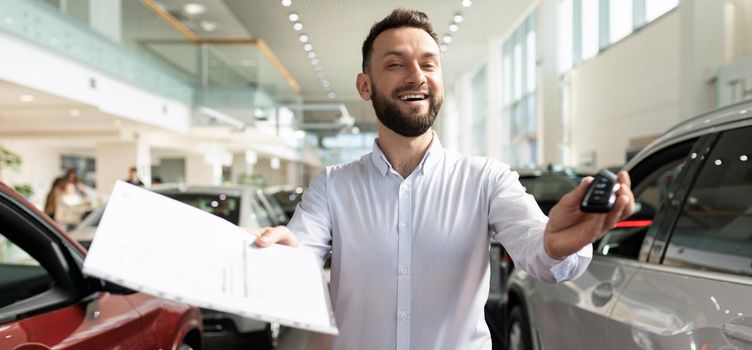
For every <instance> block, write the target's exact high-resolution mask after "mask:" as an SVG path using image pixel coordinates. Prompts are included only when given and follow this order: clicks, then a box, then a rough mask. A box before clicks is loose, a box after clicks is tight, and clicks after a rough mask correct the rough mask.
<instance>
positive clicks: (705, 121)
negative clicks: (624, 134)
mask: <svg viewBox="0 0 752 350" xmlns="http://www.w3.org/2000/svg"><path fill="white" fill-rule="evenodd" d="M749 125H752V100H747V101H743V102H739V103H736V104H732V105H729V106H726V107H723V108H719V109H716V110H713V111H710V112H707V113H704V114H701V115H699V116H697V117H694V118H692V119H689V120H686V121H684V122H681V123H679V124H677V125H676V126H674V127H672V128H671V129H669V130H668V131H667V132H665V133H664V134H663V135H661V136H659V137H658V138H657V139H655V140H654V141H653V142H651V143H650V144H649V145H647V146H646V147H645V148H644V149H643V150H642V151H640V153H638V154H637V155H635V156H634V157H633V158H632V159H631V160H630V161H629V162H628V163H627V164H626V166H625V168H631V167H633V166H634V165H635V164H637V163H638V162H640V161H642V159H644V158H645V157H647V156H649V155H650V154H653V153H654V152H655V151H657V150H660V149H663V148H665V147H668V146H670V145H673V144H676V143H679V142H682V141H685V140H689V139H692V138H695V137H700V136H703V135H706V134H710V133H714V132H718V131H723V130H729V129H734V128H738V127H743V126H749Z"/></svg>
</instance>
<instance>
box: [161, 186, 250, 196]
mask: <svg viewBox="0 0 752 350" xmlns="http://www.w3.org/2000/svg"><path fill="white" fill-rule="evenodd" d="M150 190H153V191H154V192H157V193H194V194H217V195H219V194H226V195H231V196H243V194H245V193H248V192H251V193H254V192H256V191H258V189H257V188H256V187H253V186H207V185H189V186H186V185H168V186H161V185H160V186H155V187H152V188H150Z"/></svg>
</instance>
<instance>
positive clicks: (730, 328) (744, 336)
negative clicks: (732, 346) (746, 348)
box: [722, 323, 752, 343]
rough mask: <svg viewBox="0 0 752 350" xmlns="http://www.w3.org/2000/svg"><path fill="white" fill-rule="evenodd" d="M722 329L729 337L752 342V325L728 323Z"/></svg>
mask: <svg viewBox="0 0 752 350" xmlns="http://www.w3.org/2000/svg"><path fill="white" fill-rule="evenodd" d="M722 330H723V334H724V335H726V336H727V337H729V338H732V339H736V340H741V341H744V342H747V343H752V327H748V326H743V325H740V324H733V323H726V324H724V325H723V327H722Z"/></svg>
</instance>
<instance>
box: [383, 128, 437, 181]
mask: <svg viewBox="0 0 752 350" xmlns="http://www.w3.org/2000/svg"><path fill="white" fill-rule="evenodd" d="M378 128H379V139H378V145H379V148H381V151H382V152H384V155H385V156H386V159H387V160H389V163H390V164H392V167H393V168H394V170H396V171H397V172H398V173H399V174H400V175H402V177H403V178H407V177H408V176H410V174H412V173H413V171H414V170H415V168H416V167H418V164H420V161H421V160H423V156H424V155H425V154H426V151H428V146H430V145H431V141H432V140H433V131H431V129H428V131H426V132H425V133H423V134H421V135H418V136H415V137H406V136H402V135H400V134H397V133H395V132H394V131H392V130H391V129H389V128H387V127H385V126H384V125H383V124H381V123H378Z"/></svg>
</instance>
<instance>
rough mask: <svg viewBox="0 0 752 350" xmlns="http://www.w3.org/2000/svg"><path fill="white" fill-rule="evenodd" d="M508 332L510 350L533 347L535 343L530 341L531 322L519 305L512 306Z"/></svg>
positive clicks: (524, 349) (523, 349) (527, 349)
mask: <svg viewBox="0 0 752 350" xmlns="http://www.w3.org/2000/svg"><path fill="white" fill-rule="evenodd" d="M507 334H508V339H507V344H509V350H532V349H533V344H532V342H531V341H530V324H529V323H528V320H527V317H526V315H525V313H524V312H523V311H522V308H521V307H520V306H519V305H515V306H514V307H512V311H511V312H510V313H509V323H508V328H507Z"/></svg>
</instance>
